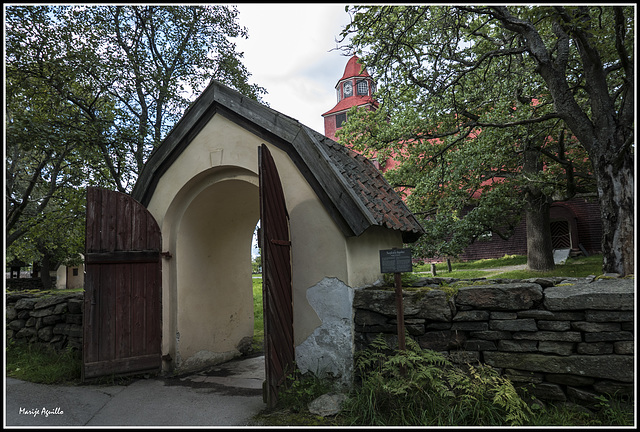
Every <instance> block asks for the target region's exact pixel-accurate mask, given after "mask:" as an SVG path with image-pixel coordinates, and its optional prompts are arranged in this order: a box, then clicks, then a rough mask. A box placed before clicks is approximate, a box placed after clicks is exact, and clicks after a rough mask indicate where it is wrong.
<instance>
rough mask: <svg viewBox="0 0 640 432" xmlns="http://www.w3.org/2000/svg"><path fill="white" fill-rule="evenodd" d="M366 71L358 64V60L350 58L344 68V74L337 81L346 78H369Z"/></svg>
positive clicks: (353, 57) (355, 57)
mask: <svg viewBox="0 0 640 432" xmlns="http://www.w3.org/2000/svg"><path fill="white" fill-rule="evenodd" d="M370 76H371V75H369V73H368V72H367V69H366V68H365V67H364V66H362V65H361V64H360V59H359V58H358V57H357V56H355V55H354V56H352V57H351V58H350V59H349V61H348V62H347V66H346V67H345V68H344V73H343V74H342V78H340V80H339V81H342V80H343V79H346V78H353V77H370Z"/></svg>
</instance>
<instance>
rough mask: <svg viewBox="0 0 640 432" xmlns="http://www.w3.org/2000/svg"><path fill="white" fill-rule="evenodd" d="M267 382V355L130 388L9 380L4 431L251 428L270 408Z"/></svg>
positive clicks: (139, 383)
mask: <svg viewBox="0 0 640 432" xmlns="http://www.w3.org/2000/svg"><path fill="white" fill-rule="evenodd" d="M263 381H264V356H259V357H250V358H246V359H241V360H235V361H231V362H228V363H224V364H222V365H218V366H216V367H213V368H211V369H209V370H207V371H203V372H200V373H195V374H192V375H188V376H184V377H172V378H163V377H157V378H151V379H139V380H136V381H133V382H131V383H130V384H128V385H126V386H103V385H78V386H52V385H45V384H34V383H30V382H25V381H20V380H16V379H13V378H7V380H6V394H5V427H11V426H36V427H38V426H46V427H56V426H250V425H251V422H252V417H253V416H255V415H256V414H258V413H259V412H260V411H261V410H263V409H264V408H266V405H265V404H264V403H263V401H262V382H263Z"/></svg>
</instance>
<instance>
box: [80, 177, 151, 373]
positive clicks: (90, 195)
mask: <svg viewBox="0 0 640 432" xmlns="http://www.w3.org/2000/svg"><path fill="white" fill-rule="evenodd" d="M160 248H161V235H160V229H159V227H158V224H157V223H156V221H155V219H154V218H153V216H152V215H151V214H150V213H149V212H148V211H147V209H146V208H145V207H144V206H143V205H142V204H140V203H138V202H137V201H135V200H134V199H133V198H131V197H130V196H128V195H125V194H122V193H119V192H113V191H109V190H106V189H101V188H88V190H87V222H86V246H85V249H86V251H85V269H86V273H85V293H84V326H83V327H84V328H83V346H82V353H83V362H82V363H83V364H82V379H83V380H84V379H88V378H95V377H99V376H103V375H115V374H129V373H138V372H148V371H159V370H160V367H161V339H162V333H161V332H162V325H161V320H162V316H161V313H162V309H161V300H162V297H161V289H162V288H161V283H162V281H161V273H160V272H161V262H160Z"/></svg>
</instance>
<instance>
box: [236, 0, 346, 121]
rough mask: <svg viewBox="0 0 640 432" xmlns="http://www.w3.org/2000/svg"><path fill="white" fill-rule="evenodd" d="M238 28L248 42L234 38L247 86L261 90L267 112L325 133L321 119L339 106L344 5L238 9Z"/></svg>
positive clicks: (266, 5) (247, 6)
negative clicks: (244, 31)
mask: <svg viewBox="0 0 640 432" xmlns="http://www.w3.org/2000/svg"><path fill="white" fill-rule="evenodd" d="M237 7H238V11H239V16H238V23H239V24H240V25H241V26H243V27H246V28H247V30H248V33H249V38H248V39H237V40H236V45H237V50H238V51H239V52H244V59H243V62H244V65H245V66H246V67H247V70H248V71H249V72H250V73H251V77H250V79H249V81H250V82H251V83H254V84H258V85H259V86H261V87H264V88H265V89H266V90H267V92H268V94H267V95H263V97H262V98H263V101H264V102H266V103H267V104H268V105H269V106H270V107H271V108H273V109H275V110H276V111H279V112H281V113H282V114H285V115H287V116H289V117H293V118H294V119H296V120H298V121H299V122H300V123H302V124H304V125H305V126H308V127H310V128H312V129H314V130H316V131H317V132H320V133H324V120H323V118H322V114H323V113H325V112H327V111H329V110H330V109H331V108H333V107H334V106H335V104H336V103H337V99H336V92H335V85H336V84H337V83H338V80H339V79H340V77H341V76H342V73H343V72H344V68H345V66H346V65H347V61H348V59H349V58H348V57H346V56H344V55H343V54H342V51H340V50H336V49H335V48H336V47H337V46H338V43H337V42H336V40H337V39H338V38H339V35H340V31H341V30H342V29H343V28H344V26H346V25H347V24H348V23H349V15H348V14H347V12H345V10H344V7H345V5H344V4H339V3H326V4H316V3H307V4H296V3H293V4H290V3H280V4H277V3H276V4H269V3H256V4H249V3H244V4H239V5H238V6H237Z"/></svg>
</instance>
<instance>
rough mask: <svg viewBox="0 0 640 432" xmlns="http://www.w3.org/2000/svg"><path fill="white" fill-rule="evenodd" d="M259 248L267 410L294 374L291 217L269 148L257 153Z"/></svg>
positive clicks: (264, 147)
mask: <svg viewBox="0 0 640 432" xmlns="http://www.w3.org/2000/svg"><path fill="white" fill-rule="evenodd" d="M258 160H259V162H258V163H259V166H260V169H259V177H260V221H261V222H260V223H261V227H260V245H261V248H262V296H263V307H264V356H265V378H266V388H265V392H264V398H265V402H266V404H267V406H269V407H273V406H275V404H276V402H277V400H278V392H279V390H280V389H281V388H282V386H283V384H284V383H285V380H286V378H287V375H288V374H290V373H292V372H293V367H294V361H295V352H294V347H293V300H292V287H291V242H290V241H289V215H288V214H287V209H286V206H285V200H284V193H283V191H282V184H281V183H280V178H279V176H278V171H277V169H276V165H275V163H274V161H273V158H272V156H271V153H270V152H269V150H268V149H267V146H266V145H264V144H263V145H262V146H261V147H260V148H259V149H258Z"/></svg>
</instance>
